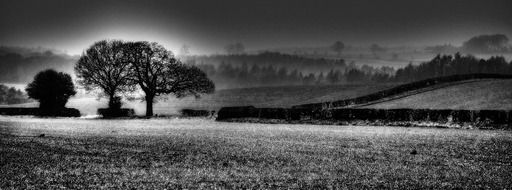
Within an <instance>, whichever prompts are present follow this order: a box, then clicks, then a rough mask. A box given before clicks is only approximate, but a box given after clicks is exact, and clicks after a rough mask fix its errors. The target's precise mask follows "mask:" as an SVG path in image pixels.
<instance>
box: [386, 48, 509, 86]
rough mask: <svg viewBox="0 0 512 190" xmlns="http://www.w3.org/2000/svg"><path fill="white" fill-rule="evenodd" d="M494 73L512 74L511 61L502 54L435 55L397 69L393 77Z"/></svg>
mask: <svg viewBox="0 0 512 190" xmlns="http://www.w3.org/2000/svg"><path fill="white" fill-rule="evenodd" d="M471 73H494V74H512V62H510V63H507V61H506V60H505V58H504V57H502V56H493V57H490V58H489V59H478V58H476V57H474V56H472V55H464V56H463V55H461V54H460V53H456V54H455V55H453V56H452V55H437V56H436V57H434V59H432V60H430V61H428V62H424V63H421V64H419V65H412V64H409V65H407V66H406V67H404V68H401V69H398V70H397V71H396V74H395V76H394V77H392V78H390V79H391V80H392V81H395V82H411V81H418V80H423V79H427V78H434V77H440V76H448V75H457V74H471Z"/></svg>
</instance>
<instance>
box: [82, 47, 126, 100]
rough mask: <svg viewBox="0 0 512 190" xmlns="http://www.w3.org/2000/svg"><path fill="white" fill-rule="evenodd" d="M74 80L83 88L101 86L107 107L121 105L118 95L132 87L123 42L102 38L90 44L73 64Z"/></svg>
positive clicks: (89, 88)
mask: <svg viewBox="0 0 512 190" xmlns="http://www.w3.org/2000/svg"><path fill="white" fill-rule="evenodd" d="M75 73H76V75H77V77H78V83H79V84H81V85H82V86H84V87H85V89H86V90H94V89H101V90H102V91H103V93H104V95H105V96H107V97H108V99H109V103H108V106H109V108H110V109H119V108H121V98H120V97H121V96H122V95H123V94H124V93H126V92H131V91H133V90H134V88H133V81H132V80H131V78H130V77H131V76H130V62H129V61H128V60H127V57H126V52H125V44H124V42H122V41H119V40H102V41H98V42H96V43H94V44H93V45H91V46H90V47H89V48H88V49H87V50H85V52H84V53H83V54H82V56H80V59H79V60H78V62H77V64H76V65H75Z"/></svg>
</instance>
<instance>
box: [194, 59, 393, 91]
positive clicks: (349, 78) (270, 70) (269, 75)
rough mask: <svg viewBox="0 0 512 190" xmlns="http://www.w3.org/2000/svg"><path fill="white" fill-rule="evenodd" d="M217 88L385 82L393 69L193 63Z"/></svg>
mask: <svg viewBox="0 0 512 190" xmlns="http://www.w3.org/2000/svg"><path fill="white" fill-rule="evenodd" d="M197 66H198V67H199V68H200V69H201V70H203V71H205V72H206V73H207V75H208V76H209V77H210V78H211V79H212V80H213V81H214V82H215V84H216V85H217V86H218V87H219V88H241V87H255V86H283V85H318V84H341V83H359V82H365V83H366V82H380V81H389V80H390V78H391V76H392V73H394V69H393V68H391V67H381V68H374V67H370V66H367V65H365V66H363V67H360V68H359V67H356V66H352V67H350V69H330V70H328V71H327V72H319V73H304V72H303V71H301V70H298V69H288V68H287V67H274V66H272V65H266V66H259V65H256V64H255V65H252V66H248V64H243V65H242V66H240V67H236V66H233V65H232V64H228V63H221V64H220V65H219V66H218V67H215V66H214V65H209V64H202V65H197Z"/></svg>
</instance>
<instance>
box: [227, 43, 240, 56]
mask: <svg viewBox="0 0 512 190" xmlns="http://www.w3.org/2000/svg"><path fill="white" fill-rule="evenodd" d="M224 49H225V50H226V53H228V54H229V55H239V54H244V53H245V46H244V44H242V43H234V44H228V45H226V47H224Z"/></svg>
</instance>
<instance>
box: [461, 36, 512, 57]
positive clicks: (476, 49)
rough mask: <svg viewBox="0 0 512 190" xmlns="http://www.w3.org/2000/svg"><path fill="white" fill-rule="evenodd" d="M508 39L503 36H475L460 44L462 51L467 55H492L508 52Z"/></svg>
mask: <svg viewBox="0 0 512 190" xmlns="http://www.w3.org/2000/svg"><path fill="white" fill-rule="evenodd" d="M508 41H509V39H508V37H507V36H505V35H503V34H494V35H480V36H475V37H473V38H471V39H469V40H468V41H466V42H464V43H463V44H462V49H463V50H464V51H466V52H469V53H493V52H505V51H508V50H509V48H510V45H509V44H508Z"/></svg>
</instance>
